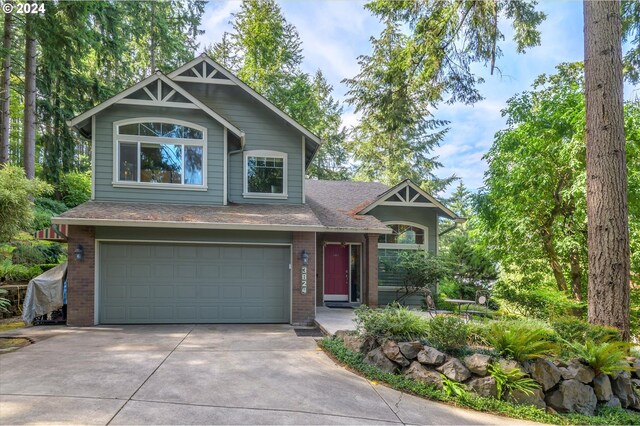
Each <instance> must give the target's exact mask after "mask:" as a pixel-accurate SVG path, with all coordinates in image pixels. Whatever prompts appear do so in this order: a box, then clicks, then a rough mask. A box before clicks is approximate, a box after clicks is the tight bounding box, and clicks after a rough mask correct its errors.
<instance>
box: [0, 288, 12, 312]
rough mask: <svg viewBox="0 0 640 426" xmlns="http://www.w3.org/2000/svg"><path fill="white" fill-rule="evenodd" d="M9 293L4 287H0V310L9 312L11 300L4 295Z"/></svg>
mask: <svg viewBox="0 0 640 426" xmlns="http://www.w3.org/2000/svg"><path fill="white" fill-rule="evenodd" d="M7 293H9V292H8V291H7V290H5V289H4V288H0V312H9V306H11V301H10V300H9V299H7V298H5V297H3V296H4V295H6V294H7Z"/></svg>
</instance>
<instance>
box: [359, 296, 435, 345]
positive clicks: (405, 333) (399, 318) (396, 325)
mask: <svg viewBox="0 0 640 426" xmlns="http://www.w3.org/2000/svg"><path fill="white" fill-rule="evenodd" d="M355 314H356V320H355V321H356V327H357V329H358V331H359V332H360V333H362V334H366V335H369V336H375V337H380V338H388V339H395V340H421V339H424V338H425V337H426V335H427V332H428V325H429V321H428V320H426V319H424V318H422V317H421V316H420V315H418V314H416V313H414V312H411V311H410V310H408V309H407V308H405V307H402V306H399V305H397V304H396V305H389V306H387V307H385V308H384V309H371V308H369V307H368V306H365V305H361V306H359V307H358V308H357V309H356V310H355Z"/></svg>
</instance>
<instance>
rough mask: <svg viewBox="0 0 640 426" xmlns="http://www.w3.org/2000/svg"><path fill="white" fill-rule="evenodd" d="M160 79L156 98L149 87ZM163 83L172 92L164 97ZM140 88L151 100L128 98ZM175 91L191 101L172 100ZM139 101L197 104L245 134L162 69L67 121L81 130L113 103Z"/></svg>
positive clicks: (242, 134)
mask: <svg viewBox="0 0 640 426" xmlns="http://www.w3.org/2000/svg"><path fill="white" fill-rule="evenodd" d="M155 81H158V82H159V83H158V96H157V98H155V99H154V95H153V93H151V92H150V91H149V90H148V89H147V87H148V86H149V85H150V84H152V83H153V82H155ZM161 84H166V85H167V86H168V87H169V88H170V89H171V92H169V94H168V95H166V96H165V97H164V98H162V95H161V91H160V85H161ZM139 90H144V91H146V92H147V93H148V97H149V98H150V99H151V100H150V101H146V100H139V99H138V100H137V99H128V96H130V95H132V94H134V93H136V92H138V91H139ZM175 93H178V94H179V95H181V96H182V97H183V98H185V99H186V100H187V101H189V102H188V103H185V102H170V101H169V98H170V97H171V96H173V95H174V94H175ZM136 100H137V101H139V102H138V104H145V103H148V102H154V101H155V102H156V103H159V104H162V105H165V106H171V104H172V103H173V104H175V106H177V107H186V106H187V105H193V106H195V107H196V108H197V109H200V110H202V111H204V112H205V113H206V114H208V115H209V116H211V117H212V118H213V119H215V120H216V121H217V122H219V123H220V124H222V125H223V126H224V127H226V128H227V129H229V130H231V131H232V132H233V133H235V134H236V135H238V136H239V137H240V138H242V137H243V136H244V132H243V131H242V130H240V129H239V128H238V127H236V126H235V125H234V124H232V123H230V122H229V121H228V120H227V119H226V118H224V117H222V116H221V115H220V114H218V113H216V112H215V111H213V110H212V109H211V108H209V107H208V106H206V105H205V104H203V103H202V102H200V101H199V100H198V99H197V98H196V97H195V96H193V95H192V94H190V93H189V92H188V91H186V90H185V89H183V88H182V87H180V85H178V84H176V83H175V82H174V81H172V80H171V79H170V78H168V77H167V76H166V75H164V74H163V73H162V72H160V71H156V72H155V73H154V74H152V75H151V76H149V77H147V78H145V79H144V80H142V81H140V82H138V83H137V84H134V85H133V86H131V87H129V88H128V89H125V90H123V91H122V92H120V93H118V94H117V95H115V96H113V97H111V98H109V99H107V100H106V101H104V102H102V103H100V104H98V105H96V106H95V107H93V108H91V109H90V110H88V111H85V112H83V113H82V114H80V115H78V116H76V117H74V118H72V119H71V120H69V121H67V125H69V126H71V127H76V128H78V130H80V129H81V128H82V127H84V126H82V124H85V125H86V123H85V122H86V121H88V120H89V119H90V118H91V117H92V116H94V115H95V114H97V113H99V112H100V111H102V110H104V109H106V108H108V107H110V106H111V105H113V104H116V103H132V102H134V101H136Z"/></svg>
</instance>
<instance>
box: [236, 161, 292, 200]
mask: <svg viewBox="0 0 640 426" xmlns="http://www.w3.org/2000/svg"><path fill="white" fill-rule="evenodd" d="M245 166H246V177H245V185H246V186H245V195H249V196H251V195H264V196H286V194H287V182H286V174H287V172H286V167H287V156H286V154H283V153H277V152H253V153H252V152H247V153H245Z"/></svg>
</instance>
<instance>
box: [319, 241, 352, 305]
mask: <svg viewBox="0 0 640 426" xmlns="http://www.w3.org/2000/svg"><path fill="white" fill-rule="evenodd" d="M324 300H346V301H348V300H349V246H347V245H344V246H343V245H340V244H328V245H326V246H325V248H324Z"/></svg>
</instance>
